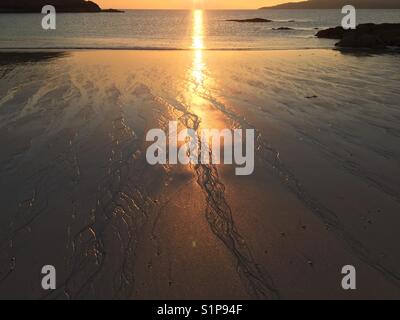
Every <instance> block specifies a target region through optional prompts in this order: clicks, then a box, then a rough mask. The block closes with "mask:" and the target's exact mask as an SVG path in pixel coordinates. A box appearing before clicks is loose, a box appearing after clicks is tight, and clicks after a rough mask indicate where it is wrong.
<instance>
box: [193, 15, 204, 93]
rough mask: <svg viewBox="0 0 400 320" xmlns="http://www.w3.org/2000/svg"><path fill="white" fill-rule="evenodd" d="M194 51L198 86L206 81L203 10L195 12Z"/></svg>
mask: <svg viewBox="0 0 400 320" xmlns="http://www.w3.org/2000/svg"><path fill="white" fill-rule="evenodd" d="M192 49H194V59H193V66H192V76H193V79H194V81H195V82H196V84H197V85H198V86H200V85H201V84H202V83H203V80H204V68H205V65H204V61H203V49H204V12H203V10H194V11H193V34H192Z"/></svg>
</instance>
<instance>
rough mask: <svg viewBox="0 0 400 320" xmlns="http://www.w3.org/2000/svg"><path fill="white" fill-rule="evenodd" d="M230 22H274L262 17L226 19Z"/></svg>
mask: <svg viewBox="0 0 400 320" xmlns="http://www.w3.org/2000/svg"><path fill="white" fill-rule="evenodd" d="M226 21H230V22H242V23H243V22H250V23H265V22H272V20H268V19H262V18H254V19H232V20H226Z"/></svg>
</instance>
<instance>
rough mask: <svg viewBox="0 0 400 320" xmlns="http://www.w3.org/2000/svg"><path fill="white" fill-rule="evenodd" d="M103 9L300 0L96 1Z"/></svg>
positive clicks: (251, 4) (235, 6)
mask: <svg viewBox="0 0 400 320" xmlns="http://www.w3.org/2000/svg"><path fill="white" fill-rule="evenodd" d="M94 1H95V2H96V3H97V4H99V5H100V6H101V7H102V8H103V9H107V8H117V9H118V8H119V9H192V8H193V6H194V3H196V4H197V5H199V4H200V5H201V6H202V7H203V8H204V9H256V8H260V7H264V6H271V5H275V4H280V3H286V2H298V1H300V0H94Z"/></svg>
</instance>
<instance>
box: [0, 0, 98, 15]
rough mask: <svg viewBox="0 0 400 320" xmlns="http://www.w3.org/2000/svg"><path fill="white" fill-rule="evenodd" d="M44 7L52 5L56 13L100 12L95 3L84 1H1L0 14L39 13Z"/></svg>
mask: <svg viewBox="0 0 400 320" xmlns="http://www.w3.org/2000/svg"><path fill="white" fill-rule="evenodd" d="M45 5H53V6H54V7H55V8H56V10H57V12H101V8H100V7H99V6H98V5H97V4H96V3H94V2H93V1H84V0H1V1H0V12H1V13H30V12H38V13H39V12H41V11H42V8H43V6H45Z"/></svg>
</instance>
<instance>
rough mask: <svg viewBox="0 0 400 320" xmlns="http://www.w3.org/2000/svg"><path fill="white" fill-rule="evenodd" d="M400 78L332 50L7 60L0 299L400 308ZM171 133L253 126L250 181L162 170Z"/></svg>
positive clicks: (75, 54)
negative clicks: (158, 141)
mask: <svg viewBox="0 0 400 320" xmlns="http://www.w3.org/2000/svg"><path fill="white" fill-rule="evenodd" d="M399 66H400V64H399V56H398V55H396V54H373V53H363V54H361V53H354V52H353V53H352V52H347V53H345V52H339V51H335V50H331V49H312V50H269V51H265V50H261V51H258V50H255V51H231V50H224V51H221V50H202V48H201V46H199V47H197V48H194V50H163V51H157V50H136V51H132V50H80V51H78V50H67V51H56V50H46V51H45V52H44V50H42V52H40V51H33V52H32V51H31V52H26V51H24V52H22V51H19V52H2V53H0V147H1V150H2V152H1V153H0V164H1V165H0V170H1V180H0V193H1V199H2V200H1V202H0V212H1V215H0V246H1V250H0V297H1V298H4V299H10V298H22V299H53V298H54V299H92V298H98V299H116V298H120V299H332V298H334V299H359V298H363V299H398V298H400V252H399V250H398V243H399V241H400V236H399V234H398V229H399V227H400V217H399V215H398V213H399V212H400V210H399V209H400V180H399V177H400V162H399V159H400V150H399V148H398V146H399V142H400V129H399V123H400V109H399V107H398V101H400V89H399V83H400V78H399V74H400V72H399V71H400V70H399V69H400V67H399ZM169 121H177V122H178V124H179V126H180V128H196V129H197V128H199V129H200V128H216V129H222V128H229V129H235V128H236V129H237V128H242V129H255V132H256V151H255V170H254V173H253V174H252V175H249V176H237V175H235V167H234V166H233V165H225V164H220V165H212V164H207V165H199V166H193V165H155V166H152V165H150V164H148V162H147V161H146V148H147V147H148V142H146V141H145V136H146V133H147V132H148V130H150V129H152V128H162V129H166V128H167V127H168V123H169ZM44 265H53V266H55V267H56V269H57V284H58V285H57V290H55V291H49V292H44V291H43V290H42V288H41V286H40V281H41V273H40V271H41V268H42V266H44ZM346 265H353V266H355V267H356V270H357V290H350V291H345V290H343V289H342V287H341V281H342V278H343V275H342V274H341V270H342V267H343V266H346Z"/></svg>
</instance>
